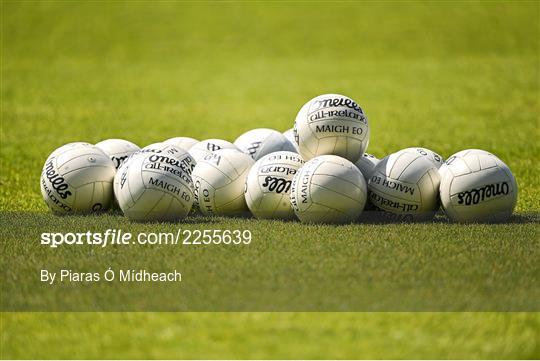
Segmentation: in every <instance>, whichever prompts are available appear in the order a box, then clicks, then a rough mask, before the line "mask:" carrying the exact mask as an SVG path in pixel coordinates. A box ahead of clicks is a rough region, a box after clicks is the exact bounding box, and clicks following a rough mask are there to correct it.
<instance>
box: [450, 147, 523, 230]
mask: <svg viewBox="0 0 540 361" xmlns="http://www.w3.org/2000/svg"><path fill="white" fill-rule="evenodd" d="M517 193H518V190H517V184H516V179H515V178H514V175H513V174H512V172H511V171H510V168H508V166H507V165H506V164H505V163H504V162H503V161H502V160H500V159H499V158H497V157H496V156H494V155H492V154H489V153H487V152H485V153H482V152H470V153H468V154H467V155H465V156H459V157H454V158H452V159H449V162H448V163H447V169H446V171H445V172H444V176H443V178H442V179H441V184H440V197H441V202H442V206H443V209H444V211H445V213H446V215H447V216H448V218H450V220H452V221H455V222H500V221H505V220H507V219H508V218H509V217H510V216H511V215H512V212H513V210H514V207H515V206H516V202H517Z"/></svg>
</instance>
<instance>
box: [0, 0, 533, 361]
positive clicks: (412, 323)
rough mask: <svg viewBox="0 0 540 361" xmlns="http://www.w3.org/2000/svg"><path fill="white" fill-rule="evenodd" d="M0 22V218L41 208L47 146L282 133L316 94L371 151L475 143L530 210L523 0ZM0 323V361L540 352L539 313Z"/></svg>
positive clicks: (44, 7) (54, 11) (55, 11)
mask: <svg viewBox="0 0 540 361" xmlns="http://www.w3.org/2000/svg"><path fill="white" fill-rule="evenodd" d="M1 13H2V14H1V16H2V18H1V21H2V29H1V30H2V33H1V37H2V39H1V45H2V49H1V50H2V58H1V60H2V63H1V68H2V69H1V76H2V78H1V80H2V82H1V83H2V84H1V93H2V112H1V114H2V132H1V157H0V161H1V174H0V196H1V198H0V202H1V203H0V210H2V211H39V212H42V211H45V210H46V207H45V205H44V203H43V201H42V200H41V195H40V193H39V186H38V179H39V174H40V170H41V166H42V164H43V162H44V160H45V159H46V157H47V155H48V154H49V153H50V152H51V151H52V150H53V149H55V148H56V147H58V146H60V145H62V144H63V143H66V142H69V141H78V140H85V141H89V142H97V141H99V140H102V139H105V138H111V137H120V138H126V139H129V140H132V141H134V142H136V143H138V144H139V145H141V146H143V145H145V144H149V143H153V142H156V141H160V140H163V139H166V138H170V137H173V136H182V135H185V136H193V137H196V138H199V139H204V138H210V137H217V138H224V139H228V140H234V138H236V136H237V135H239V134H240V133H242V132H244V131H246V130H248V129H251V128H255V127H271V128H276V129H279V130H285V129H288V128H290V127H292V124H293V121H294V117H295V115H296V112H297V111H298V110H299V108H300V107H301V105H302V104H303V103H304V102H306V101H307V100H308V99H310V98H311V97H313V96H315V95H318V94H321V93H329V92H338V93H344V94H346V95H349V96H351V97H352V98H354V99H355V100H356V101H357V102H358V103H359V104H361V105H362V107H363V108H364V109H365V111H366V113H367V115H368V118H369V120H370V126H371V129H372V135H371V141H370V146H369V149H368V151H369V152H370V153H373V154H375V155H376V156H378V157H383V156H384V155H386V154H388V153H390V152H393V151H396V150H398V149H400V148H405V147H410V146H425V147H428V148H431V149H433V150H435V151H437V152H439V153H440V154H441V155H443V156H445V157H447V156H449V155H450V154H452V153H454V152H456V151H458V150H461V149H464V148H483V149H486V150H489V151H492V152H494V153H495V154H497V155H498V156H500V157H501V158H502V159H503V160H504V161H505V162H507V164H508V165H509V166H510V168H511V169H512V170H513V172H514V174H515V175H516V178H517V181H518V185H519V187H520V195H519V203H518V211H519V212H526V213H530V212H534V213H536V212H538V211H539V210H540V203H539V196H538V195H539V187H540V175H539V174H538V162H539V158H540V157H539V155H540V146H539V144H540V143H539V142H538V140H539V127H538V126H539V123H538V115H539V109H538V106H539V48H538V46H539V35H538V26H539V5H538V3H537V2H535V1H531V2H527V1H522V2H502V1H501V2H491V1H485V2H444V3H443V2H391V1H385V2H377V3H376V2H363V3H352V2H266V1H260V2H249V3H248V2H221V3H218V2H165V1H161V2H143V1H115V2H101V1H96V2H80V1H72V2H68V1H40V2H33V1H6V0H4V1H2V2H1ZM58 222H62V220H59V221H58ZM21 226H22V227H24V225H21ZM534 226H536V225H534ZM250 227H251V228H253V229H258V227H261V226H260V225H259V224H258V223H257V222H256V221H253V222H251V225H250ZM283 227H284V228H285V227H287V225H283ZM321 232H327V234H328V236H329V237H332V236H333V235H334V233H335V232H334V231H333V230H332V229H328V230H326V231H324V230H321ZM464 232H465V231H464ZM534 233H535V232H531V237H534V236H533V234H534ZM415 236H416V235H415V234H412V233H406V232H405V233H402V234H389V239H390V240H392V239H398V238H399V239H402V240H404V241H406V239H407V237H409V238H414V237H415ZM434 237H435V235H434ZM456 237H457V238H459V235H456ZM493 237H494V238H497V237H500V235H498V234H497V233H496V232H494V233H493ZM21 241H29V242H30V241H33V240H21ZM3 297H6V295H3ZM7 297H9V295H8V296H7ZM1 326H2V327H1V328H2V331H1V341H2V347H1V351H0V352H1V356H2V358H10V357H13V358H15V357H38V358H61V357H70V358H90V357H98V358H108V357H109V358H110V357H121V358H139V357H148V358H151V357H159V358H170V357H173V358H212V357H223V358H235V357H249V358H289V357H301V358H324V357H334V358H366V357H367V358H375V357H383V358H393V357H416V358H485V357H494V358H538V357H540V356H539V355H540V351H539V347H540V346H539V343H538V333H539V327H540V326H539V316H538V313H531V314H516V313H501V314H489V313H488V314H481V313H477V314H467V313H459V314H452V313H450V314H444V313H441V314H412V313H409V314H384V313H382V314H380V313H373V314H317V313H308V314H287V313H284V314H282V313H269V314H260V313H254V314H162V313H159V314H146V313H126V314H112V313H103V314H100V313H88V314H63V313H58V314H48V313H36V314H33V313H3V314H2V318H1Z"/></svg>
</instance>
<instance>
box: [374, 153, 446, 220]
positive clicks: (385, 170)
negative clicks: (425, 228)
mask: <svg viewBox="0 0 540 361" xmlns="http://www.w3.org/2000/svg"><path fill="white" fill-rule="evenodd" d="M439 183H440V178H439V173H438V171H437V167H436V166H435V164H433V162H432V161H431V160H429V159H428V158H427V157H426V156H424V155H422V154H419V153H417V152H409V151H405V152H403V151H401V152H396V153H393V154H391V155H389V156H387V157H385V158H384V159H382V160H381V161H380V162H379V163H378V164H377V166H376V167H375V170H374V171H373V173H372V175H371V178H370V179H369V182H368V187H369V191H370V193H369V199H370V201H371V202H372V203H373V205H374V206H375V207H377V208H378V209H380V210H383V211H386V212H387V213H389V214H391V215H393V217H392V218H395V219H396V220H404V221H410V220H422V219H429V218H431V217H433V216H434V214H435V212H436V211H437V209H438V207H439V201H438V190H439Z"/></svg>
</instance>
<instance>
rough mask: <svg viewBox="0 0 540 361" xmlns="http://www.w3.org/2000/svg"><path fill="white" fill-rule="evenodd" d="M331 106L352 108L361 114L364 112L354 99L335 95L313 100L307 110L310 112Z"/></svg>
mask: <svg viewBox="0 0 540 361" xmlns="http://www.w3.org/2000/svg"><path fill="white" fill-rule="evenodd" d="M331 107H347V108H350V109H354V110H356V111H357V112H360V113H361V114H363V113H364V111H363V110H362V108H360V106H359V105H358V104H356V102H355V101H354V100H352V99H349V98H347V97H335V98H324V99H317V100H314V101H313V102H312V103H311V106H310V107H309V112H310V113H312V112H315V111H317V110H320V109H324V108H331Z"/></svg>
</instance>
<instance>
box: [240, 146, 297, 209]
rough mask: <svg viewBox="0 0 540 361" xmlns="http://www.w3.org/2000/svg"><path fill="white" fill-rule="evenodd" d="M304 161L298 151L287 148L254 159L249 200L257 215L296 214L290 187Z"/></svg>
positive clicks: (248, 180) (248, 188) (248, 185)
mask: <svg viewBox="0 0 540 361" xmlns="http://www.w3.org/2000/svg"><path fill="white" fill-rule="evenodd" d="M304 163H305V162H304V160H303V159H302V157H300V155H299V154H297V153H294V152H287V151H283V152H274V153H270V154H268V155H265V156H264V157H262V158H261V159H259V160H258V161H257V162H255V164H254V165H253V166H252V167H251V170H250V171H249V174H248V177H247V181H246V203H247V206H248V208H249V210H250V211H251V213H252V214H253V215H254V216H255V217H257V218H278V219H292V218H294V211H293V210H292V207H291V202H290V197H289V194H290V188H291V183H292V179H293V177H294V175H295V174H296V173H297V172H298V169H300V167H302V165H303V164H304Z"/></svg>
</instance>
